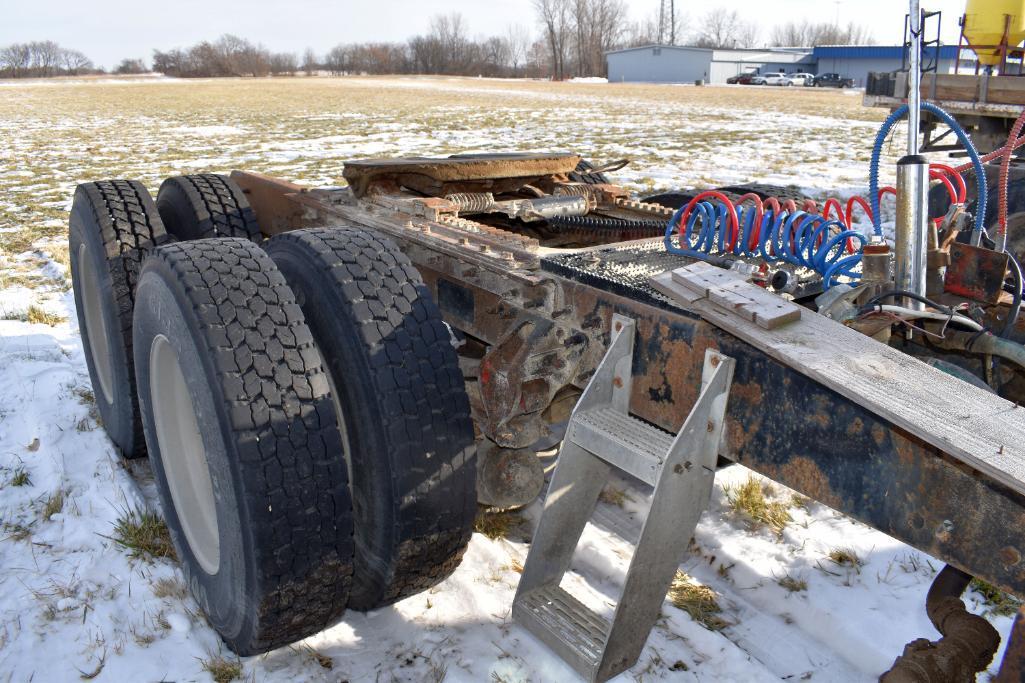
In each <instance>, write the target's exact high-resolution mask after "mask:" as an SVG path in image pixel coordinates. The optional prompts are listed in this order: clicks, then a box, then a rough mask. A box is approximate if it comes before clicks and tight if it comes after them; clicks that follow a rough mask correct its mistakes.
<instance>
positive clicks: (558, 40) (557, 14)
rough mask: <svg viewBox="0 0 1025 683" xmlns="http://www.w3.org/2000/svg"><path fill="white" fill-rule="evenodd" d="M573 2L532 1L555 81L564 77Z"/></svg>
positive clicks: (555, 0)
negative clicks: (546, 46)
mask: <svg viewBox="0 0 1025 683" xmlns="http://www.w3.org/2000/svg"><path fill="white" fill-rule="evenodd" d="M574 1H575V0H534V7H535V9H536V10H537V13H538V17H539V18H540V19H541V24H542V26H544V29H545V38H546V40H547V42H548V49H549V51H550V52H549V54H550V55H551V74H552V78H554V79H555V80H562V79H563V78H565V76H566V53H567V47H568V46H567V42H568V41H569V36H570V31H571V28H572V5H571V3H572V2H574Z"/></svg>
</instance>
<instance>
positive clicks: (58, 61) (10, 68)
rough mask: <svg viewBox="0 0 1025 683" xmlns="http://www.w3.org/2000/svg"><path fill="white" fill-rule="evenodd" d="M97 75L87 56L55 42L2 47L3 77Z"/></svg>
mask: <svg viewBox="0 0 1025 683" xmlns="http://www.w3.org/2000/svg"><path fill="white" fill-rule="evenodd" d="M94 71H96V68H95V67H94V66H93V63H92V61H91V60H90V59H89V58H88V57H86V56H85V55H84V54H82V53H81V52H79V51H78V50H68V49H66V48H63V47H61V46H60V45H58V44H57V43H55V42H53V41H52V40H40V41H34V42H31V43H15V44H14V45H8V46H7V47H0V77H4V78H49V77H51V76H67V75H71V76H77V75H79V74H84V73H92V72H94Z"/></svg>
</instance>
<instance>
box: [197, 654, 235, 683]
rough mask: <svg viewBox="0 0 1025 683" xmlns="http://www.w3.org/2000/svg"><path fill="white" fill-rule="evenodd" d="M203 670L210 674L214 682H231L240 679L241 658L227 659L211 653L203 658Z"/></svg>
mask: <svg viewBox="0 0 1025 683" xmlns="http://www.w3.org/2000/svg"><path fill="white" fill-rule="evenodd" d="M202 664H203V670H204V671H206V672H208V673H209V674H210V677H211V678H213V679H214V683H231V682H232V681H240V680H242V660H240V659H227V658H226V657H222V656H220V655H211V656H210V657H209V658H207V659H204V660H203V662H202Z"/></svg>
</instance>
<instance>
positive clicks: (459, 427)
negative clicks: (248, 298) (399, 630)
mask: <svg viewBox="0 0 1025 683" xmlns="http://www.w3.org/2000/svg"><path fill="white" fill-rule="evenodd" d="M266 248H267V251H268V253H269V254H270V255H271V258H273V259H274V261H275V262H276V263H277V265H278V268H280V269H281V272H282V273H283V274H284V276H285V279H286V280H287V281H288V283H289V285H290V286H291V287H292V289H293V291H295V294H296V298H297V299H298V301H299V304H300V306H302V309H303V312H304V313H305V314H306V319H307V321H308V322H309V325H310V328H311V329H312V330H313V337H314V339H315V340H316V342H317V345H318V347H319V348H320V350H321V353H323V355H324V360H325V362H326V364H327V366H328V368H329V370H330V374H331V377H332V386H333V393H334V395H335V396H337V398H338V404H339V405H338V409H339V414H340V417H339V423H340V425H341V427H342V431H343V435H344V436H343V441H344V442H345V443H346V444H347V447H346V452H347V454H348V456H349V459H350V460H349V461H350V467H351V477H352V498H353V515H354V517H355V534H356V559H355V569H354V573H353V586H352V593H351V595H350V598H349V607H350V608H352V609H356V610H370V609H374V608H376V607H380V606H382V605H387V604H390V603H393V602H396V601H398V600H401V599H402V598H404V597H407V596H409V595H413V594H415V593H418V592H421V591H423V590H426V589H428V588H430V587H431V586H434V585H435V584H437V583H439V582H441V581H442V580H443V579H445V578H446V577H447V576H448V575H449V574H451V573H452V571H454V570H455V568H456V567H457V566H458V565H459V562H460V560H461V559H462V555H463V552H464V551H465V549H466V545H467V543H468V542H469V539H470V536H471V535H472V532H473V521H474V517H475V514H476V509H477V497H476V473H477V467H476V460H475V449H474V441H473V427H472V423H471V421H470V405H469V400H468V398H467V396H466V390H465V387H464V384H463V375H462V372H461V371H460V369H459V362H458V358H457V356H456V352H455V349H454V348H453V347H452V344H451V341H450V332H449V330H448V328H447V327H446V326H445V324H444V322H442V319H441V314H440V313H439V311H438V308H437V306H436V305H435V304H434V302H433V300H432V299H431V296H430V293H429V292H428V291H427V288H426V287H425V286H424V283H423V280H422V279H421V278H420V274H419V273H418V272H417V270H416V269H415V268H414V267H413V265H412V264H411V263H410V262H409V260H408V259H407V258H406V257H405V256H404V255H403V254H402V252H401V251H399V249H398V247H397V246H395V244H394V243H393V242H391V241H390V240H388V239H386V238H383V237H380V236H378V235H375V234H373V233H371V232H367V231H363V230H359V229H350V228H327V229H314V230H299V231H294V232H287V233H284V234H281V235H278V236H276V237H274V238H273V239H271V240H270V241H269V242H268V243H267V247H266Z"/></svg>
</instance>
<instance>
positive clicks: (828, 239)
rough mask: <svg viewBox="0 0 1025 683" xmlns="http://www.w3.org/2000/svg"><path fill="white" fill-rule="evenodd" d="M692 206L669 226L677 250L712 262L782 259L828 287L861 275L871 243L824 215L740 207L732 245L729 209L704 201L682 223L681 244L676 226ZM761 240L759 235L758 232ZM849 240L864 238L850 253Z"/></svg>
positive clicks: (668, 237) (669, 245) (667, 238)
mask: <svg viewBox="0 0 1025 683" xmlns="http://www.w3.org/2000/svg"><path fill="white" fill-rule="evenodd" d="M685 209H686V207H681V208H680V209H678V210H677V211H676V213H675V214H674V215H673V217H672V219H671V220H670V221H669V225H668V226H667V227H666V234H665V240H664V243H665V248H666V251H668V252H669V253H671V254H680V255H682V256H688V257H690V258H696V259H701V260H708V259H709V257H710V256H711V255H712V254H715V255H719V256H724V255H731V256H745V257H754V258H759V259H761V260H763V261H765V262H766V263H773V262H776V261H782V262H784V263H789V264H791V265H794V266H798V267H801V268H808V269H810V270H813V271H815V272H816V273H818V274H819V275H821V276H822V279H823V285H824V287H825V288H827V289H828V288H829V287H831V286H832V285H834V284H835V279H836V278H838V277H846V278H850V279H858V278H859V277H861V276H860V274H859V273H857V272H856V270H855V269H856V268H857V267H858V265H860V264H861V249H860V247H862V246H864V245H865V242H866V241H867V240H866V239H865V236H864V235H862V234H861V233H860V232H858V231H856V230H848V229H847V226H845V225H844V224H843V223H842V222H841V221H838V220H827V219H826V218H823V217H822V216H818V215H815V214H810V213H806V212H804V211H796V212H794V213H792V214H791V213H789V212H787V211H780V212H779V213H778V214H777V213H775V212H773V211H772V210H771V209H769V210H767V211H765V212H764V213H763V214H762V220H761V223H760V224H759V225H756V221H757V220H758V215H757V212H756V210H755V208H754V207H752V206H746V207H745V206H738V207H736V210H737V225H738V227H739V235H738V236H737V240H736V242H735V244H734V245H733V246H732V247H730V245H729V235H728V233H729V231H730V222H729V213H728V209H727V207H726V205H725V204H723V203H722V202H714V203H713V202H711V201H703V202H698V203H697V204H695V205H694V207H693V208H692V210H691V213H690V215H689V216H688V217H687V222H686V224H685V225H682V226H680V231H679V236H678V237H679V242H678V244H679V246H676V245H674V244H673V241H672V234H673V230H674V229H675V227H676V226H677V225H679V222H680V219H681V218H682V215H683V212H684V210H685ZM755 234H757V235H758V239H757V240H755V239H754V235H755ZM848 240H857V241H858V242H860V245H859V248H858V250H857V251H856V252H855V253H853V254H845V253H844V249H845V247H846V246H847V241H848Z"/></svg>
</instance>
